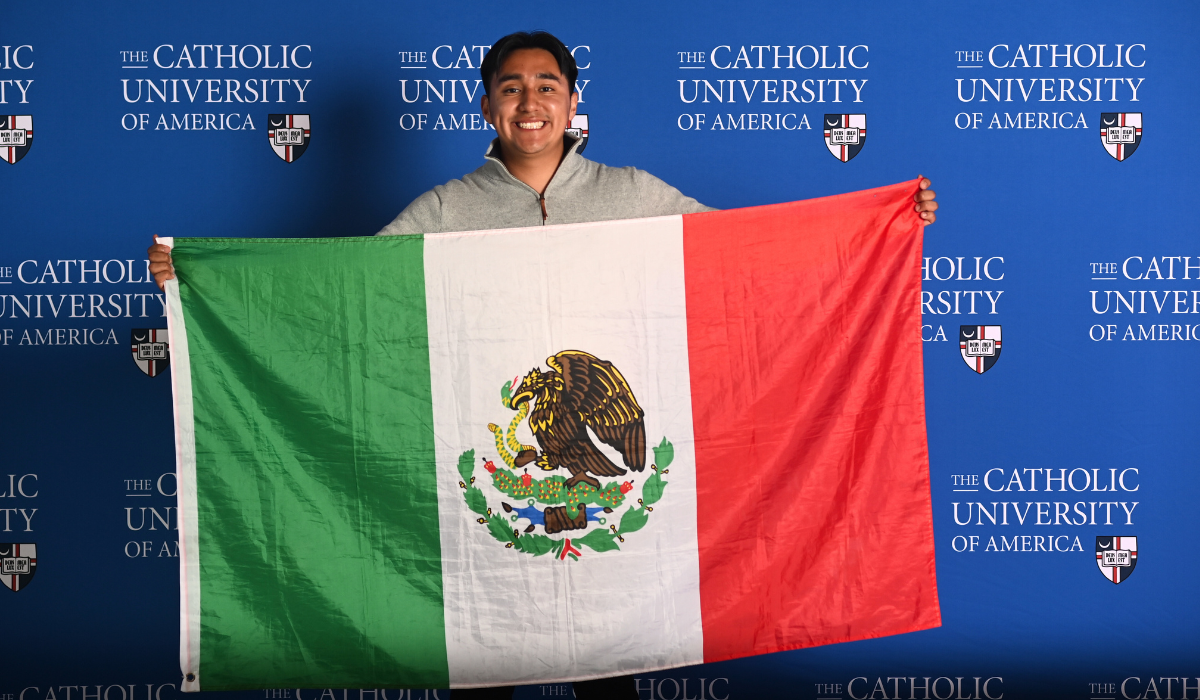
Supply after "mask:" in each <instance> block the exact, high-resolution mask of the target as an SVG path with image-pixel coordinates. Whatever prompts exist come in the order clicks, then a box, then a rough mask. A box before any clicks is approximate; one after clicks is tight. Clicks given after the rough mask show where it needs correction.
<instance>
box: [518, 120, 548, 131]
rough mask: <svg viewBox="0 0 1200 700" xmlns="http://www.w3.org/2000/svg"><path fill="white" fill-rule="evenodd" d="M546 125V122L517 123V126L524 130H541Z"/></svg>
mask: <svg viewBox="0 0 1200 700" xmlns="http://www.w3.org/2000/svg"><path fill="white" fill-rule="evenodd" d="M545 125H546V122H544V121H537V122H517V126H519V127H521V128H522V129H540V128H542V127H543V126H545Z"/></svg>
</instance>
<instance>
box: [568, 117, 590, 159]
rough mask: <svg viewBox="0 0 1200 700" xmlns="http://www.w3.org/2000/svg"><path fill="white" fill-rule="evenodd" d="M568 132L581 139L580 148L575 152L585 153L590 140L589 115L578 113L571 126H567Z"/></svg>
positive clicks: (572, 119)
mask: <svg viewBox="0 0 1200 700" xmlns="http://www.w3.org/2000/svg"><path fill="white" fill-rule="evenodd" d="M567 133H568V134H570V135H572V136H574V137H575V138H577V139H579V150H578V151H575V152H576V153H583V149H585V148H587V142H588V115H586V114H576V115H575V116H574V117H572V118H571V126H568V127H567Z"/></svg>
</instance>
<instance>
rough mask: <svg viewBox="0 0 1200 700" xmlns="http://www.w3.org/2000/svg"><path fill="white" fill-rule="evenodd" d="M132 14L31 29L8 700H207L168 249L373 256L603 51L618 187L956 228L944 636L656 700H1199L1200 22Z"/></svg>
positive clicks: (13, 14) (1056, 16)
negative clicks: (191, 655) (283, 245)
mask: <svg viewBox="0 0 1200 700" xmlns="http://www.w3.org/2000/svg"><path fill="white" fill-rule="evenodd" d="M107 5H108V6H104V4H103V3H78V2H76V3H32V4H19V3H16V2H8V3H5V4H4V5H3V11H2V12H0V159H2V160H4V161H5V162H4V163H3V164H0V193H2V194H0V368H2V371H3V374H2V377H3V379H2V384H0V387H2V389H0V426H2V431H3V432H2V433H0V434H2V436H3V440H2V441H0V450H2V452H0V454H2V462H0V566H2V567H3V569H2V571H0V581H2V582H3V583H4V586H5V588H6V589H7V590H3V591H0V700H178V694H179V692H180V691H179V686H180V673H179V666H178V654H177V643H178V641H177V640H178V631H179V627H178V615H177V610H178V590H179V587H178V558H177V557H178V552H179V546H178V542H177V539H178V530H177V527H178V514H177V510H176V505H175V503H176V501H175V493H176V479H175V475H174V447H173V439H172V422H171V404H170V377H169V375H170V373H171V372H172V371H173V370H172V368H171V363H170V347H169V345H168V343H167V341H166V332H165V328H166V319H165V315H164V309H163V295H162V294H161V293H160V292H159V290H158V289H157V288H156V287H155V286H154V285H153V283H152V282H151V280H150V275H149V274H148V271H147V262H146V261H145V249H146V247H147V246H148V245H149V244H150V243H151V242H152V240H151V236H153V235H155V234H158V235H167V236H264V237H271V236H275V237H277V236H289V237H292V236H299V237H305V236H364V235H370V234H372V233H374V232H375V231H377V230H378V229H380V228H381V227H383V226H384V225H385V224H386V223H388V222H389V221H390V220H391V219H392V218H393V217H394V216H395V215H396V214H397V213H398V212H399V211H400V210H401V209H403V208H404V206H405V205H407V204H408V202H410V201H411V200H412V199H413V198H414V197H416V196H417V195H419V194H420V193H421V192H423V191H425V190H427V189H429V188H430V187H433V186H434V185H437V184H441V183H443V182H445V181H446V180H449V179H451V178H455V177H459V176H461V175H462V174H463V173H466V172H468V171H470V170H473V169H474V168H476V167H478V165H479V164H480V163H481V162H482V156H483V152H484V150H485V148H486V147H487V145H488V143H489V140H490V139H491V138H492V136H493V135H494V132H493V131H492V130H491V128H490V127H489V126H488V125H487V124H486V123H485V122H484V120H483V119H482V117H481V116H480V113H479V99H480V97H481V95H482V93H483V90H482V87H481V83H480V76H479V65H480V61H481V60H482V58H483V56H484V55H485V54H486V52H487V50H488V47H489V46H490V45H491V44H492V43H493V42H494V41H495V40H496V39H497V38H499V37H500V36H502V35H504V34H507V33H509V32H511V31H516V30H520V29H546V30H549V31H551V32H554V33H555V34H557V35H558V36H560V37H561V38H562V39H563V40H564V42H566V43H567V45H568V46H569V47H571V49H572V51H573V53H574V56H575V59H576V61H577V62H578V64H579V69H580V70H579V80H578V86H577V87H578V92H579V95H580V97H579V117H578V118H577V119H576V121H575V123H574V125H573V128H575V129H578V130H579V132H580V133H581V134H582V135H583V136H585V137H586V139H587V144H586V156H587V157H590V158H592V159H595V160H599V161H601V162H604V163H608V164H610V165H634V166H637V167H639V168H642V169H645V170H648V171H649V172H651V173H653V174H655V175H657V176H659V177H661V178H662V179H664V180H666V181H667V182H669V183H671V184H673V185H675V186H676V187H678V188H680V189H681V190H682V191H683V192H685V193H687V194H689V195H691V196H694V197H696V198H697V199H699V200H700V201H702V202H704V203H706V204H709V205H712V206H716V207H721V208H733V207H745V206H751V205H758V204H767V203H773V202H782V201H789V200H796V199H806V198H810V197H819V196H824V195H831V194H837V193H841V192H847V191H852V190H860V189H865V188H870V187H875V186H878V185H884V184H888V183H892V182H898V181H901V180H906V179H911V178H913V177H915V176H916V175H917V174H918V173H921V174H924V175H926V176H928V177H930V178H931V179H932V181H933V188H934V189H935V190H937V192H938V201H939V202H940V203H941V205H942V209H941V210H940V211H939V212H938V214H939V218H938V222H937V223H936V224H935V225H934V226H932V227H931V228H929V229H927V231H926V236H925V252H924V262H923V264H922V275H923V280H924V289H923V291H922V293H921V298H919V299H916V298H914V299H912V303H913V304H920V306H921V311H922V314H923V319H924V325H923V327H922V330H921V332H922V339H923V340H924V341H926V342H925V346H924V347H925V387H926V400H927V404H928V430H929V444H930V457H931V459H930V462H931V471H932V483H933V493H932V496H933V507H934V520H935V537H936V546H937V564H938V567H937V571H938V578H939V583H940V585H939V594H940V600H941V605H942V611H943V624H942V626H941V627H940V628H938V629H934V630H929V631H925V632H918V633H914V634H908V635H901V636H896V637H889V638H885V639H876V640H869V641H862V642H855V643H851V644H842V645H834V646H829V647H822V648H816V649H806V650H800V651H794V652H787V653H780V654H774V655H769V656H763V657H756V658H751V659H743V660H739V661H732V662H725V663H719V664H713V665H707V666H699V667H694V668H685V669H677V670H673V671H669V672H663V673H655V674H647V675H645V676H642V677H638V679H637V683H638V687H639V691H640V693H641V696H642V697H643V698H647V699H654V700H726V699H727V698H779V697H788V698H805V699H814V698H822V699H826V700H833V699H837V700H848V699H851V698H853V699H855V700H859V699H863V698H872V699H873V698H887V699H889V700H899V699H901V698H908V699H910V700H915V699H917V698H922V699H929V698H937V699H938V700H949V699H950V698H955V699H960V700H965V699H967V698H971V699H973V700H999V699H1000V698H1042V697H1062V698H1079V699H1080V700H1085V699H1088V700H1101V699H1114V700H1115V699H1117V698H1170V699H1173V698H1198V697H1200V597H1198V596H1197V595H1196V580H1197V577H1198V575H1200V556H1198V555H1197V553H1196V550H1194V549H1193V548H1192V545H1193V544H1194V543H1195V541H1196V540H1197V539H1198V538H1200V527H1198V525H1197V508H1196V504H1197V500H1198V498H1200V469H1198V467H1200V460H1198V458H1197V437H1196V435H1197V433H1198V432H1200V431H1198V428H1197V423H1198V419H1200V403H1198V401H1197V389H1198V386H1200V385H1198V381H1197V380H1198V379H1200V372H1198V370H1197V367H1198V366H1200V363H1198V362H1197V360H1198V359H1200V236H1198V235H1197V227H1196V223H1195V214H1194V213H1193V211H1192V208H1193V207H1194V206H1195V203H1196V193H1197V192H1198V191H1200V178H1198V177H1197V173H1198V172H1200V171H1198V169H1197V167H1196V163H1197V156H1198V148H1197V143H1198V140H1197V139H1196V138H1195V137H1193V136H1192V135H1190V133H1189V132H1188V128H1189V127H1188V125H1189V124H1191V123H1192V122H1193V121H1194V120H1195V119H1196V117H1197V115H1198V114H1200V109H1198V105H1197V95H1198V94H1200V89H1198V88H1200V85H1198V80H1197V78H1198V76H1200V69H1198V68H1197V66H1200V56H1198V55H1197V54H1198V48H1200V44H1198V43H1197V42H1196V39H1195V36H1196V32H1197V29H1198V28H1200V27H1198V24H1200V22H1198V20H1200V10H1197V8H1196V7H1195V6H1194V5H1193V4H1191V3H1186V2H1176V3H1155V4H1139V3H1126V4H1121V3H1107V4H1104V3H1101V4H1097V3H1074V4H1068V3H1003V4H994V3H965V2H963V3H950V2H940V3H923V4H922V3H918V4H916V5H914V4H912V3H908V4H901V3H872V4H838V3H813V2H807V3H795V2H756V3H753V4H744V3H721V2H708V1H705V2H678V1H672V2H662V3H593V4H589V3H582V2H575V3H553V4H551V3H540V2H530V3H520V4H518V5H516V6H513V5H505V4H498V3H484V2H470V3H466V2H464V3H441V4H439V3H395V2H369V3H367V2H364V3H349V4H334V5H329V4H323V3H317V2H307V1H297V0H293V2H289V3H257V4H254V5H253V6H248V5H246V4H243V3H235V2H210V3H189V4H181V3H157V2H155V3H152V2H123V3H108V4H107ZM753 468H754V467H753V465H750V464H746V465H730V470H731V474H730V477H731V478H736V472H737V470H740V469H753ZM813 536H815V537H820V536H821V535H820V534H819V533H816V534H814V535H813ZM783 556H786V554H783ZM613 604H614V605H620V596H619V594H617V595H615V597H614V599H613ZM645 624H646V625H654V624H655V621H654V620H646V622H645ZM520 653H521V650H520V649H517V648H515V649H513V654H520ZM518 693H519V695H518V697H525V698H531V697H543V696H561V695H570V693H571V690H570V686H558V685H547V686H531V687H528V688H524V689H521V690H520V691H518ZM234 695H236V696H237V697H238V698H239V699H240V698H245V699H246V700H251V699H252V698H264V699H278V698H286V699H288V700H291V699H292V698H295V699H296V700H368V699H369V700H411V699H412V698H435V697H439V698H447V697H448V691H446V690H435V689H428V690H385V689H374V690H363V689H342V688H327V689H320V688H318V689H276V690H267V691H256V692H246V693H238V694H234Z"/></svg>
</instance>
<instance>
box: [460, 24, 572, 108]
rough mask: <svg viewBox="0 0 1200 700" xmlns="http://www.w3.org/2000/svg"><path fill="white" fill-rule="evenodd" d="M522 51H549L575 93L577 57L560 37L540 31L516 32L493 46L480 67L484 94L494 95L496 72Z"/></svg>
mask: <svg viewBox="0 0 1200 700" xmlns="http://www.w3.org/2000/svg"><path fill="white" fill-rule="evenodd" d="M521 49H542V50H544V51H549V52H550V55H551V56H553V57H554V60H555V61H556V62H557V63H558V69H559V70H560V71H562V74H563V77H564V78H566V79H567V86H568V87H569V88H570V89H571V92H575V79H576V78H578V77H579V67H578V66H576V65H575V57H574V56H572V55H571V51H570V49H568V48H567V45H566V44H564V43H562V42H561V41H559V40H558V37H556V36H554V35H553V34H551V33H550V32H541V31H538V32H514V33H513V34H509V35H508V36H506V37H502V38H501V39H500V40H499V41H497V42H496V43H495V44H492V48H491V50H490V51H488V53H487V55H486V56H484V57H483V65H481V66H479V73H480V74H481V75H482V76H483V91H484V93H486V94H487V95H489V96H490V95H491V94H492V78H494V77H495V76H496V71H498V70H500V67H501V66H503V65H504V60H505V59H507V58H508V56H509V54H511V53H512V52H513V51H519V50H521Z"/></svg>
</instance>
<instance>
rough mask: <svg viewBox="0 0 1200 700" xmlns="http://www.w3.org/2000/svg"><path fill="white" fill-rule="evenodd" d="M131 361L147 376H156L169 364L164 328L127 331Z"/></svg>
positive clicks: (165, 330) (168, 350)
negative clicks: (131, 352) (131, 351)
mask: <svg viewBox="0 0 1200 700" xmlns="http://www.w3.org/2000/svg"><path fill="white" fill-rule="evenodd" d="M129 336H130V338H129V343H130V345H131V346H132V350H133V361H134V363H135V364H137V366H138V369H140V370H142V372H144V373H145V374H146V375H147V376H150V377H157V376H158V375H160V374H162V373H163V372H165V371H166V370H167V365H169V364H171V345H170V343H168V342H167V329H166V328H134V329H133V330H131V331H130V332H129Z"/></svg>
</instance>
